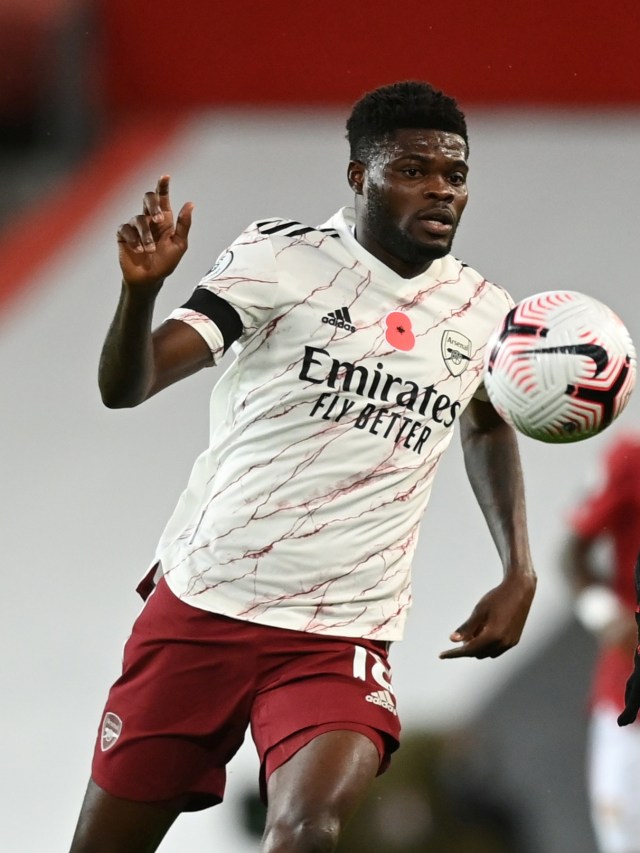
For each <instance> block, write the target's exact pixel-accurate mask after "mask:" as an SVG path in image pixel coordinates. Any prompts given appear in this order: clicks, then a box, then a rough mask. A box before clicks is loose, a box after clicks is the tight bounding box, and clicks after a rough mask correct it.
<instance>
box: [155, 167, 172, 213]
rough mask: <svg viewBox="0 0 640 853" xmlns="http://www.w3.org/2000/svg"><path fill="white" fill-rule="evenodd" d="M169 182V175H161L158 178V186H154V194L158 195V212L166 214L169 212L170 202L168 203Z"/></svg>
mask: <svg viewBox="0 0 640 853" xmlns="http://www.w3.org/2000/svg"><path fill="white" fill-rule="evenodd" d="M170 180H171V176H170V175H161V176H160V177H159V178H158V184H157V186H156V192H157V194H158V200H159V201H160V210H162V211H164V212H167V211H170V210H171V202H170V201H169V181H170Z"/></svg>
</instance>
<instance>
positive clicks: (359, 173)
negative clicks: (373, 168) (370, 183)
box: [347, 160, 366, 195]
mask: <svg viewBox="0 0 640 853" xmlns="http://www.w3.org/2000/svg"><path fill="white" fill-rule="evenodd" d="M365 171H366V166H365V165H364V163H361V162H360V160H350V161H349V165H348V167H347V180H348V181H349V186H350V187H351V189H352V190H353V191H354V193H355V194H356V195H362V188H363V186H364V174H365Z"/></svg>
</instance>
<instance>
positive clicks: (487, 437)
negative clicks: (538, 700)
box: [440, 398, 536, 658]
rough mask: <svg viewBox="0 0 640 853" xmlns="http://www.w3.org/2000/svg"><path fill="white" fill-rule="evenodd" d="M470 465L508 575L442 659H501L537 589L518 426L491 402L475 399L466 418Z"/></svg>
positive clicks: (459, 631) (463, 432)
mask: <svg viewBox="0 0 640 853" xmlns="http://www.w3.org/2000/svg"><path fill="white" fill-rule="evenodd" d="M461 437H462V447H463V452H464V460H465V467H466V470H467V475H468V477H469V481H470V483H471V486H472V488H473V491H474V494H475V496H476V499H477V501H478V504H479V505H480V508H481V510H482V512H483V515H484V517H485V519H486V522H487V525H488V527H489V530H490V532H491V536H492V538H493V541H494V542H495V544H496V547H497V549H498V553H499V555H500V559H501V561H502V565H503V567H504V577H503V580H502V582H501V583H500V584H499V585H498V586H496V587H495V588H494V589H492V590H490V591H489V592H488V593H487V594H486V595H484V596H483V597H482V598H481V599H480V601H479V602H478V604H477V605H476V607H475V608H474V610H473V612H472V614H471V616H470V617H469V619H467V621H466V622H465V623H464V624H462V625H461V626H460V627H459V628H458V629H457V630H456V631H454V632H453V634H452V635H451V638H450V639H451V640H452V641H453V642H457V643H460V646H459V647H457V648H455V649H449V650H448V651H446V652H443V653H442V654H441V655H440V657H442V658H455V657H476V658H485V657H497V656H498V655H501V654H502V653H503V652H505V651H507V649H510V648H511V647H512V646H515V645H516V643H518V641H519V639H520V636H521V634H522V630H523V628H524V625H525V622H526V619H527V616H528V613H529V608H530V607H531V602H532V601H533V596H534V593H535V588H536V576H535V572H534V569H533V565H532V562H531V553H530V549H529V538H528V533H527V520H526V510H525V497H524V484H523V477H522V469H521V465H520V454H519V452H518V444H517V440H516V435H515V432H514V430H513V429H512V428H511V427H510V426H509V425H508V424H506V423H505V422H504V421H503V420H502V418H500V416H499V415H498V413H497V412H496V411H495V409H494V408H493V406H492V405H491V403H489V402H484V401H482V400H478V399H475V398H474V399H473V400H472V401H471V404H470V405H469V406H468V407H467V409H466V410H465V412H464V415H463V416H462V418H461Z"/></svg>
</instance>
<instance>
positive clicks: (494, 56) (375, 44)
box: [101, 0, 640, 110]
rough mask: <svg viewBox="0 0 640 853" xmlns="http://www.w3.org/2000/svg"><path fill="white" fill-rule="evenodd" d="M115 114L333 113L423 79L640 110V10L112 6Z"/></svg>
mask: <svg viewBox="0 0 640 853" xmlns="http://www.w3.org/2000/svg"><path fill="white" fill-rule="evenodd" d="M101 18H102V20H103V22H104V28H105V29H104V46H105V62H106V66H105V82H106V93H107V100H108V103H109V104H110V105H111V107H112V108H113V109H115V110H123V109H126V110H139V109H141V108H144V109H147V108H153V109H157V108H162V109H166V108H168V107H171V108H176V107H181V108H189V109H192V108H199V107H203V106H208V105H220V104H225V105H229V104H242V105H274V104H277V105H282V106H296V105H314V106H317V105H333V104H341V103H344V102H349V101H351V100H353V99H354V98H356V97H357V96H358V95H359V94H360V93H361V92H362V91H364V90H365V89H367V88H371V87H372V86H375V85H378V84H380V83H385V82H391V81H393V80H397V79H401V78H414V77H419V78H423V79H428V80H430V81H431V82H433V83H434V84H436V85H439V86H440V87H442V88H444V89H446V90H448V91H450V92H452V93H454V94H455V95H456V97H457V98H459V100H460V101H461V102H462V103H463V104H465V105H469V104H477V105H483V106H486V105H492V106H493V105H495V106H522V105H527V106H531V105H547V106H548V105H554V106H558V105H572V106H593V105H597V104H610V105H617V106H621V105H638V104H640V64H639V63H638V45H639V44H640V6H639V4H638V2H637V0H614V2H610V3H601V2H594V0H561V1H560V2H554V0H538V2H535V3H532V2H530V0H461V2H459V3H457V4H451V3H447V4H444V3H443V4H433V3H425V2H423V0H405V2H403V3H401V4H394V3H389V2H388V0H365V2H363V3H360V4H356V5H350V4H347V3H344V2H337V0H327V2H324V3H299V2H298V3H293V2H291V0H271V2H258V0H216V2H211V0H190V2H187V3H184V4H183V5H182V6H179V5H177V4H176V3H175V2H174V0H155V2H154V3H153V4H151V5H149V4H146V3H131V2H128V0H102V9H101Z"/></svg>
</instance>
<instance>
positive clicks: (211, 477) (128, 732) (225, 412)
mask: <svg viewBox="0 0 640 853" xmlns="http://www.w3.org/2000/svg"><path fill="white" fill-rule="evenodd" d="M347 131H348V139H349V143H350V148H351V160H350V162H349V166H348V181H349V185H350V187H351V189H352V190H353V193H354V197H355V207H354V208H353V209H352V208H347V209H343V210H340V211H338V212H337V213H336V214H335V215H334V216H332V217H331V218H330V219H329V220H328V221H327V222H326V223H325V224H324V225H321V226H318V227H315V226H309V225H304V224H302V223H300V222H293V221H290V220H284V219H276V218H274V219H263V220H260V221H258V222H254V223H253V224H252V225H250V226H249V227H248V228H247V229H246V230H245V231H244V232H243V233H242V234H241V235H240V236H239V237H238V238H237V240H236V241H235V242H234V243H233V244H232V245H231V246H230V247H229V248H228V249H226V250H225V251H224V252H223V253H222V254H221V255H220V256H219V257H218V259H217V260H216V262H215V264H214V265H213V267H212V268H211V269H210V270H209V272H208V273H207V274H206V275H205V276H204V278H203V279H202V281H201V282H200V283H199V285H198V286H197V287H196V288H195V291H194V292H193V295H192V296H191V297H190V299H189V300H188V301H187V302H186V304H185V305H183V306H182V307H181V308H178V309H177V310H176V311H174V312H173V313H172V314H171V315H170V317H169V318H168V319H167V320H166V321H165V322H164V323H162V324H161V325H160V326H159V327H158V328H157V329H156V330H155V331H153V332H152V315H153V307H154V300H155V298H156V296H157V294H158V291H159V290H160V288H161V287H162V286H163V282H164V280H165V279H166V278H167V276H169V275H170V274H171V273H172V272H173V271H174V269H175V268H176V266H177V265H178V263H179V261H180V259H181V257H182V255H183V253H184V252H185V250H186V248H187V235H188V232H189V227H190V223H191V214H192V206H191V204H189V203H187V204H185V205H183V207H182V209H181V210H180V212H179V213H178V215H177V217H176V218H174V215H173V212H172V207H171V204H170V200H169V177H168V176H166V175H165V176H162V177H161V178H160V179H159V181H158V184H157V187H156V189H155V191H151V192H147V193H146V194H145V196H144V202H143V208H142V212H141V213H140V214H139V215H137V216H134V217H133V218H132V219H130V220H129V221H128V222H127V223H126V224H124V225H122V226H121V227H120V229H119V231H118V246H119V252H120V264H121V268H122V275H123V284H122V292H121V297H120V302H119V305H118V308H117V310H116V315H115V319H114V320H113V323H112V325H111V327H110V329H109V332H108V334H107V338H106V341H105V344H104V349H103V353H102V358H101V363H100V380H99V381H100V388H101V392H102V396H103V400H104V402H105V403H106V405H108V406H110V407H126V406H136V405H138V404H140V403H142V402H144V401H145V400H146V399H148V398H149V397H150V396H151V395H153V394H156V393H158V392H159V391H162V390H163V389H165V388H166V387H167V386H168V385H171V384H172V383H174V382H177V381H178V380H181V379H184V378H186V377H187V376H189V375H190V374H193V373H195V372H196V371H198V370H200V369H202V368H204V367H208V366H209V365H212V364H215V363H216V362H217V361H218V360H219V359H220V357H221V356H222V355H223V353H224V352H225V351H226V350H227V349H229V348H232V350H233V351H234V353H235V356H236V358H235V361H234V362H233V364H232V365H231V367H229V369H228V370H227V371H226V372H225V373H224V375H223V376H222V377H221V378H220V379H219V380H218V382H217V384H216V386H215V388H214V390H213V394H212V398H211V431H210V443H209V447H208V448H207V449H206V450H205V451H204V452H203V453H202V454H201V455H200V456H199V457H198V459H197V460H196V462H195V465H194V468H193V471H192V474H191V477H190V479H189V482H188V484H187V487H186V489H185V491H184V492H183V494H182V496H181V497H180V500H179V501H178V504H177V507H176V509H175V512H174V514H173V515H172V517H171V518H170V520H169V522H168V524H167V526H166V528H165V530H164V533H163V534H162V536H161V538H160V542H159V544H158V548H157V551H156V554H155V556H154V559H153V561H152V565H151V569H150V572H149V574H148V575H147V577H146V578H145V581H144V582H143V583H142V584H141V587H140V591H141V592H142V594H143V596H148V597H147V599H146V605H145V607H144V608H143V610H142V613H141V615H140V617H139V618H138V620H137V621H136V624H135V625H134V627H133V632H132V635H131V637H130V639H129V641H128V643H127V646H126V648H125V654H124V662H123V673H122V676H121V678H120V679H119V680H118V681H117V682H116V683H115V684H114V686H113V687H112V689H111V691H110V693H109V696H108V698H107V703H106V707H105V711H104V715H103V717H102V721H101V724H100V731H99V734H98V739H97V744H96V749H95V754H94V760H93V766H92V777H91V781H90V782H89V787H88V790H87V794H86V798H85V802H84V805H83V808H82V811H81V814H80V818H79V822H78V826H77V829H76V834H75V837H74V841H73V845H72V851H73V853H79V851H83V853H88V851H101V853H105V851H113V853H116V851H117V853H129V852H130V853H141V851H151V850H155V849H157V846H158V845H159V843H160V841H161V839H162V837H163V836H164V834H165V833H166V831H167V830H168V829H169V827H170V825H171V823H172V822H173V821H174V819H175V818H176V817H177V815H178V814H179V813H180V812H181V811H184V810H191V809H200V808H205V807H207V806H211V805H214V804H216V803H219V802H220V801H221V800H222V797H223V791H224V782H225V767H226V765H227V763H228V762H229V760H230V759H231V757H232V756H233V754H234V753H235V752H236V750H237V749H238V747H239V745H240V743H241V742H242V739H243V737H244V735H245V732H246V730H247V728H248V727H250V728H251V733H252V736H253V739H254V741H255V744H256V747H257V750H258V753H259V756H260V761H261V773H260V777H261V778H260V784H261V790H262V794H263V797H264V799H265V801H266V802H267V804H268V805H267V819H266V828H265V832H264V838H263V841H262V848H261V849H262V850H263V851H264V852H265V853H267V851H268V853H276V852H277V851H287V853H296V852H297V851H330V850H334V848H335V846H336V844H337V840H338V836H339V831H340V827H341V826H342V825H343V823H344V822H345V821H346V820H347V818H348V817H349V815H350V814H351V813H352V811H353V810H354V809H355V807H356V806H357V804H358V802H359V801H360V800H361V798H362V797H363V795H364V794H365V792H366V791H367V790H368V788H369V786H370V784H371V783H372V782H373V780H374V778H375V776H376V775H377V774H379V773H381V772H382V771H383V770H384V769H385V768H386V766H387V764H388V762H389V757H390V755H391V753H392V752H393V751H394V750H395V749H396V748H397V746H398V739H399V732H400V724H399V719H398V711H397V707H396V699H395V695H394V690H393V686H392V683H391V676H390V669H389V662H388V650H389V645H390V644H391V643H392V642H394V641H396V640H399V639H400V638H401V637H402V632H403V626H404V623H405V619H406V616H407V612H408V610H409V607H410V604H411V580H410V569H411V560H412V556H413V553H414V549H415V545H416V539H417V536H418V527H419V523H420V520H421V518H422V515H423V512H424V509H425V507H426V504H427V501H428V498H429V493H430V491H431V486H432V483H433V478H434V475H435V471H436V468H437V466H438V462H439V459H440V457H441V455H442V453H443V452H444V450H445V448H446V447H447V446H448V444H449V442H450V440H451V437H452V435H453V432H454V428H455V427H456V425H457V424H458V423H459V425H460V431H461V435H462V443H463V448H464V456H465V461H466V467H467V470H468V474H469V478H470V481H471V484H472V486H473V489H474V492H475V494H476V496H477V499H478V502H479V504H480V506H481V508H482V510H483V512H484V515H485V517H486V520H487V523H488V526H489V528H490V530H491V533H492V536H493V539H494V541H495V544H496V547H497V551H498V554H499V557H500V559H501V562H502V565H503V578H502V579H501V580H500V582H499V583H497V585H496V586H495V587H494V588H493V589H492V590H490V591H489V592H488V593H487V594H486V595H485V596H483V598H482V599H481V600H480V602H479V603H478V605H477V606H476V607H475V609H474V610H473V612H472V614H471V615H470V617H469V618H468V619H467V620H466V621H465V622H464V623H463V624H462V625H460V627H459V628H457V629H456V630H455V631H454V632H453V633H452V635H451V638H450V639H451V641H452V643H454V644H456V645H454V646H453V647H451V648H449V649H448V650H446V651H444V652H443V653H442V654H441V657H442V658H447V659H449V658H459V657H476V658H487V657H496V656H497V655H500V654H502V653H503V652H504V651H506V650H507V649H509V648H511V647H512V646H514V645H515V644H516V643H517V642H518V640H519V639H520V636H521V633H522V630H523V627H524V624H525V620H526V618H527V614H528V611H529V608H530V605H531V601H532V598H533V594H534V589H535V574H534V571H533V568H532V564H531V557H530V552H529V545H528V536H527V530H526V519H525V503H524V494H523V483H522V474H521V468H520V463H519V455H518V449H517V443H516V439H515V435H514V432H513V430H512V429H511V428H510V427H509V426H507V425H506V424H505V423H504V422H503V421H502V420H501V419H500V418H499V417H498V416H497V414H496V412H495V411H494V410H493V408H492V406H491V405H490V404H489V402H488V401H487V398H486V394H485V393H484V392H483V387H482V359H483V353H484V350H485V348H486V344H487V339H488V336H489V334H490V332H491V331H492V330H493V328H494V327H495V326H496V324H497V323H498V321H499V320H500V319H501V318H502V317H503V316H504V315H505V313H506V312H507V311H508V310H509V308H510V307H511V305H512V304H513V303H512V300H511V299H510V297H509V296H508V295H507V293H506V292H505V291H504V290H502V289H501V288H500V287H497V286H496V285H494V284H491V283H490V282H488V281H487V280H486V279H485V278H484V277H483V276H482V275H480V274H479V273H477V272H476V271H475V270H473V269H471V268H470V267H468V266H467V265H466V264H463V263H461V262H460V261H458V260H456V259H455V258H454V257H453V256H452V255H451V254H450V251H451V244H452V240H453V237H454V235H455V233H456V229H457V227H458V223H459V222H460V217H461V216H462V213H463V211H464V208H465V206H466V203H467V171H468V162H467V159H468V157H467V155H468V140H467V128H466V123H465V119H464V115H463V114H462V112H461V111H460V109H459V108H458V106H457V104H456V102H455V101H454V100H453V99H452V98H450V97H448V96H447V95H445V94H444V93H442V92H440V91H438V90H435V89H433V88H432V87H431V86H430V85H429V84H427V83H422V82H412V81H408V82H401V83H396V84H392V85H390V86H385V87H382V88H380V89H377V90H374V91H372V92H370V93H368V94H366V95H364V96H363V98H362V99H361V100H360V101H359V102H358V103H357V104H356V105H355V106H354V108H353V111H352V113H351V115H350V117H349V119H348V122H347ZM473 570H474V571H475V570H476V567H473ZM152 590H153V592H152V594H151V591H152Z"/></svg>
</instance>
